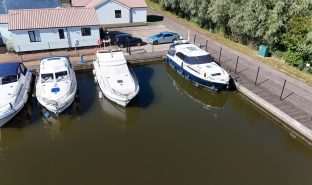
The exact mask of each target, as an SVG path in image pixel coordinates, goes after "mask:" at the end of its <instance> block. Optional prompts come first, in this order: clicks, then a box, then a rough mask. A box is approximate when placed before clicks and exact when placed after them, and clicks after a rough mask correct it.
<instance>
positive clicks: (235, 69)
mask: <svg viewBox="0 0 312 185" xmlns="http://www.w3.org/2000/svg"><path fill="white" fill-rule="evenodd" d="M238 59H239V56H237V59H236V66H235V72H234V73H235V74H236V70H237V65H238Z"/></svg>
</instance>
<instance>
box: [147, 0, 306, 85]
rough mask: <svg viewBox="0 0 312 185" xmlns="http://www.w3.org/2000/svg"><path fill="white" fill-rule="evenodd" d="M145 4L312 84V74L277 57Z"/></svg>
mask: <svg viewBox="0 0 312 185" xmlns="http://www.w3.org/2000/svg"><path fill="white" fill-rule="evenodd" d="M146 3H147V6H148V7H149V8H151V9H154V10H156V11H158V12H161V13H162V14H163V15H165V16H167V17H170V18H172V19H174V20H176V21H178V22H181V23H183V24H185V25H187V26H189V27H192V28H193V29H196V30H197V31H199V32H201V33H203V34H205V35H208V36H209V37H211V38H213V39H215V40H217V41H218V42H219V43H221V44H223V45H226V46H228V47H231V48H234V49H236V50H237V51H240V52H242V53H244V54H246V55H248V56H250V57H253V58H255V59H257V60H259V61H261V62H264V63H267V64H270V65H271V66H273V67H274V68H275V69H277V70H279V71H281V72H284V73H286V74H288V75H291V76H293V77H295V78H298V79H300V80H303V81H304V82H306V83H307V84H309V85H310V86H312V75H311V74H309V73H307V72H304V71H300V70H298V69H296V68H295V67H292V66H289V65H288V64H286V63H285V62H284V61H283V60H281V59H278V58H274V57H267V58H261V57H259V56H258V55H257V51H255V50H254V49H252V48H250V47H248V46H246V45H242V44H239V43H236V42H233V41H231V40H229V39H227V38H224V37H223V36H222V35H220V34H217V33H212V32H209V31H208V30H205V29H202V28H200V27H199V26H198V25H197V24H196V23H194V22H192V21H187V20H185V19H183V18H180V17H178V16H176V15H175V14H173V13H171V12H168V11H166V10H164V9H162V8H161V6H159V5H158V4H156V3H154V2H152V1H151V0H146Z"/></svg>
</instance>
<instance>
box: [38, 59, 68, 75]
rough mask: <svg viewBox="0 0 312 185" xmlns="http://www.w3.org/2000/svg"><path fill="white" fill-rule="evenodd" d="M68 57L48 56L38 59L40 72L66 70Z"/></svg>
mask: <svg viewBox="0 0 312 185" xmlns="http://www.w3.org/2000/svg"><path fill="white" fill-rule="evenodd" d="M68 61H69V58H68V57H64V56H60V57H48V58H43V59H41V60H40V72H41V73H54V72H57V71H67V68H68Z"/></svg>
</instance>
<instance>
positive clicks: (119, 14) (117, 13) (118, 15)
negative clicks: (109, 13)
mask: <svg viewBox="0 0 312 185" xmlns="http://www.w3.org/2000/svg"><path fill="white" fill-rule="evenodd" d="M115 18H121V10H115Z"/></svg>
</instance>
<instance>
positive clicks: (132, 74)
mask: <svg viewBox="0 0 312 185" xmlns="http://www.w3.org/2000/svg"><path fill="white" fill-rule="evenodd" d="M129 71H130V73H131V76H132V77H133V80H134V85H135V90H134V92H133V93H135V92H136V91H137V90H138V89H139V80H138V78H137V76H136V74H135V73H134V71H133V70H132V69H131V68H129Z"/></svg>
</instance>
